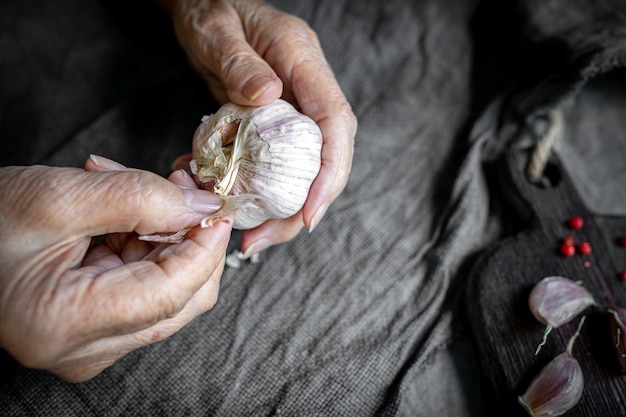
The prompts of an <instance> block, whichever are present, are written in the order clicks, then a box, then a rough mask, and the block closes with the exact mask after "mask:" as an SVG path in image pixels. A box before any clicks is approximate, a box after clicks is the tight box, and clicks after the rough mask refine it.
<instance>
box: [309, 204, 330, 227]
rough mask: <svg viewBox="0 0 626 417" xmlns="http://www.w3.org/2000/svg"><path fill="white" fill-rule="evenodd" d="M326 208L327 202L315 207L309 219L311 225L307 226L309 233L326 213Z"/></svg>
mask: <svg viewBox="0 0 626 417" xmlns="http://www.w3.org/2000/svg"><path fill="white" fill-rule="evenodd" d="M326 210H328V203H324V204H322V205H321V206H320V207H319V208H318V209H317V211H316V212H315V214H314V215H313V218H312V219H311V227H309V233H311V232H312V231H313V229H315V228H316V227H317V225H318V224H320V221H322V217H324V214H326Z"/></svg>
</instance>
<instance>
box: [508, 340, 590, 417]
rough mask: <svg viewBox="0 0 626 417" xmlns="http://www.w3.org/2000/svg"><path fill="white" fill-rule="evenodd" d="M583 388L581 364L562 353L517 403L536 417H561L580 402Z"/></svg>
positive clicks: (567, 354)
mask: <svg viewBox="0 0 626 417" xmlns="http://www.w3.org/2000/svg"><path fill="white" fill-rule="evenodd" d="M583 387H584V380H583V373H582V370H581V368H580V365H579V364H578V361H577V360H576V358H574V357H573V356H572V355H571V354H570V353H569V352H563V353H561V354H560V355H559V356H557V357H555V358H554V359H552V360H551V361H550V362H549V363H548V364H547V365H546V366H545V367H544V368H543V369H542V370H541V371H540V372H539V374H537V376H536V377H535V378H534V379H533V380H532V382H531V383H530V386H529V387H528V389H527V390H526V392H525V393H524V394H523V395H522V396H520V397H519V398H518V400H519V402H520V404H522V405H523V406H524V407H525V408H526V410H527V411H528V413H529V414H530V415H531V416H533V417H540V416H560V415H561V414H564V413H565V412H567V411H568V410H569V409H571V408H572V407H573V406H574V405H576V403H577V402H578V400H580V397H581V396H582V393H583Z"/></svg>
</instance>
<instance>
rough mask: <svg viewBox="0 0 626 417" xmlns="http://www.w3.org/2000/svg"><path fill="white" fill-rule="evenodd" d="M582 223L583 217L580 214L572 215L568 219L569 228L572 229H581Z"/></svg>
mask: <svg viewBox="0 0 626 417" xmlns="http://www.w3.org/2000/svg"><path fill="white" fill-rule="evenodd" d="M584 224H585V222H584V221H583V218H582V217H580V216H574V217H572V218H570V219H569V227H570V229H573V230H578V229H582V227H583V225H584Z"/></svg>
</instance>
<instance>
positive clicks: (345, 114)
mask: <svg viewBox="0 0 626 417" xmlns="http://www.w3.org/2000/svg"><path fill="white" fill-rule="evenodd" d="M266 25H267V27H272V28H275V27H280V28H281V31H284V32H285V33H289V36H286V35H285V36H283V37H282V40H283V41H282V42H273V43H272V45H271V46H269V47H268V49H267V52H266V53H265V55H264V56H265V58H266V60H267V61H268V63H270V64H271V65H272V67H273V68H274V69H275V70H276V72H277V73H278V75H279V76H280V77H281V78H282V79H283V80H284V82H285V90H286V91H287V92H290V93H291V94H292V95H293V98H294V99H295V100H296V103H297V106H298V108H299V110H300V111H301V112H302V113H304V114H306V115H307V116H309V117H310V118H311V119H313V120H314V121H315V122H316V123H317V124H318V126H319V127H320V129H321V131H322V136H323V139H324V143H323V147H322V167H321V170H320V173H319V174H318V176H317V178H316V179H315V181H314V182H313V185H312V187H311V190H310V192H309V196H308V199H307V201H306V203H305V205H304V207H303V209H302V212H303V220H304V223H305V225H306V226H307V228H308V229H309V230H312V229H313V228H315V226H317V224H319V222H320V220H321V218H322V217H323V215H324V214H325V212H326V209H327V208H328V206H329V205H330V204H331V203H332V202H333V201H334V200H335V199H336V198H337V196H339V194H340V193H341V191H342V190H343V189H344V187H345V185H346V183H347V181H348V175H349V173H350V170H351V165H352V157H353V153H354V138H355V135H356V128H357V120H356V117H355V115H354V113H353V112H352V109H351V107H350V104H349V103H348V101H347V99H346V97H345V96H344V94H343V92H342V91H341V88H340V86H339V84H338V83H337V80H336V79H335V76H334V74H333V72H332V70H331V68H330V65H329V64H328V62H327V61H326V58H325V57H324V54H323V52H322V49H321V46H320V44H319V41H318V39H317V36H316V34H315V33H314V32H313V31H312V30H311V29H310V27H309V26H308V25H307V24H306V22H304V21H302V20H301V19H298V18H296V17H294V16H289V15H284V16H282V17H281V19H280V21H278V22H274V23H273V25H271V26H270V25H269V22H266ZM284 57H298V58H297V59H295V60H293V59H292V60H286V59H284Z"/></svg>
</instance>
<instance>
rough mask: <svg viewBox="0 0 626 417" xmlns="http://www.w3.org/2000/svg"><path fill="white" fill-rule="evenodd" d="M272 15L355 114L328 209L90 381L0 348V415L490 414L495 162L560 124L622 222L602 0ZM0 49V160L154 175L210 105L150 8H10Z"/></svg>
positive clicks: (499, 205) (406, 4)
mask: <svg viewBox="0 0 626 417" xmlns="http://www.w3.org/2000/svg"><path fill="white" fill-rule="evenodd" d="M272 3H273V4H275V5H276V6H277V7H279V8H280V9H282V10H285V11H287V12H289V13H293V14H295V15H297V16H300V17H301V18H303V19H304V20H305V21H307V22H308V23H309V24H310V25H311V27H312V28H313V29H314V30H315V31H316V32H317V33H318V36H319V38H320V42H321V43H322V46H323V48H324V51H325V53H326V56H327V59H328V60H329V62H330V64H331V66H332V67H333V70H334V72H335V74H336V76H337V79H338V81H339V83H340V84H341V86H342V88H343V90H344V92H345V93H346V95H347V97H348V99H349V101H350V102H351V104H352V106H353V109H354V112H355V113H356V115H357V117H358V119H359V130H358V133H357V138H356V149H355V156H354V161H353V169H352V172H351V176H350V179H349V182H348V185H347V187H346V189H345V191H344V193H343V194H342V195H341V196H340V197H339V198H338V199H337V200H336V202H335V203H334V204H333V205H332V206H331V207H330V209H329V211H328V213H327V215H326V216H325V218H324V220H323V222H321V223H320V225H319V226H318V227H317V228H316V230H315V231H314V232H313V233H311V234H307V233H306V232H302V233H301V234H300V235H298V236H297V237H296V238H295V239H294V240H293V241H291V242H289V243H286V244H283V245H279V246H277V247H272V248H270V249H269V250H267V251H265V252H264V253H263V254H262V257H261V262H260V263H258V264H251V263H245V264H244V265H242V267H241V268H239V269H226V271H225V272H224V276H223V279H222V287H221V290H220V297H219V300H218V303H217V305H216V306H215V307H214V308H213V309H212V310H211V311H209V312H207V313H205V314H203V315H201V316H199V317H197V318H196V319H195V320H193V321H192V322H191V323H190V324H189V325H187V326H186V327H185V328H184V329H183V330H181V331H180V332H178V333H177V334H175V335H173V336H171V337H170V338H168V339H166V340H164V341H162V342H158V343H155V344H153V345H150V346H146V347H144V348H142V349H139V350H137V351H135V352H132V353H130V354H128V355H127V356H125V357H124V358H122V359H120V360H119V361H117V362H116V363H115V364H114V365H112V366H111V367H110V368H108V369H106V370H105V371H104V372H103V373H102V374H100V375H99V376H97V377H96V378H94V379H93V380H90V381H88V382H85V383H81V384H69V383H66V382H63V381H61V380H59V379H58V378H56V377H55V376H53V375H51V374H49V373H47V372H45V371H40V370H33V369H27V368H23V367H21V366H19V365H17V364H15V363H14V362H13V361H12V360H11V359H10V358H9V357H8V356H7V355H6V354H4V356H5V357H4V358H3V363H4V364H3V368H4V369H6V370H7V371H6V372H4V371H3V372H4V373H5V375H4V376H3V378H2V389H0V411H2V415H7V416H22V415H29V416H30V415H41V416H58V415H64V416H73V415H76V416H108V415H146V416H148V415H150V416H152V415H168V416H179V415H202V416H208V415H211V416H266V415H267V416H269V415H285V416H459V417H463V416H473V417H479V416H484V415H488V413H489V398H488V393H489V381H485V380H484V379H483V377H482V375H481V369H480V363H479V360H478V357H477V353H476V351H475V349H474V345H473V341H472V339H471V336H470V331H469V326H470V323H468V321H467V316H466V315H465V312H464V302H465V300H464V290H465V288H466V285H467V279H468V276H469V272H470V270H471V266H472V263H473V262H474V261H475V260H476V259H477V257H478V256H480V254H481V253H483V252H484V251H485V249H486V248H488V247H489V246H490V245H491V244H493V243H495V242H497V241H498V240H499V239H501V238H503V237H505V236H507V235H508V234H509V233H512V231H513V230H512V229H513V227H512V226H511V225H512V224H513V223H514V220H515V219H511V216H510V214H509V213H507V210H506V204H504V202H503V201H502V195H501V194H500V192H499V191H498V190H497V186H496V179H497V176H498V173H497V171H496V169H495V165H496V164H495V161H497V159H498V157H499V156H500V155H501V154H502V153H503V152H504V151H505V150H506V149H510V148H511V147H515V146H526V147H532V146H533V145H534V144H535V143H536V141H537V140H538V138H539V137H540V136H541V131H542V129H545V126H544V125H545V118H546V114H547V113H548V112H550V111H554V110H558V111H560V112H562V114H563V117H564V119H565V121H566V123H565V133H564V139H563V140H562V141H561V143H559V144H558V145H557V147H556V148H555V150H554V152H557V153H558V154H559V156H560V157H561V158H562V159H563V162H564V164H565V165H566V167H567V168H568V173H570V174H571V175H572V177H573V178H574V179H575V182H576V184H577V186H578V187H580V190H581V193H582V195H583V197H584V198H585V199H586V202H587V203H588V205H589V206H590V207H591V208H592V209H593V210H595V211H597V212H601V213H611V214H614V215H624V214H625V212H626V204H625V203H626V201H625V199H626V192H624V191H626V190H625V187H626V168H624V164H623V156H624V155H626V138H625V137H624V136H625V135H624V134H623V133H622V132H624V127H625V124H626V121H625V119H624V118H623V114H624V110H625V109H626V97H625V94H626V93H625V91H626V90H625V89H624V88H623V87H624V84H625V83H626V75H625V73H624V70H623V67H624V64H625V63H626V61H625V50H626V9H625V8H624V7H623V4H622V3H621V2H620V1H617V0H615V1H608V0H604V1H600V2H590V1H583V0H575V1H564V0H553V1H545V0H530V1H514V2H497V1H487V0H485V1H479V0H458V1H454V2H440V1H436V0H422V1H408V0H387V1H385V2H379V1H375V0H364V1H358V2H355V1H347V0H319V1H316V2H307V1H288V0H275V1H273V2H272ZM0 49H1V51H0V56H2V58H1V59H0V109H2V110H1V113H2V114H1V116H0V140H2V149H3V152H2V153H0V163H2V165H9V164H39V163H41V164H49V165H60V166H79V167H80V166H82V164H83V162H84V160H85V159H86V158H87V157H88V155H89V154H90V153H95V154H101V155H103V156H107V157H109V158H112V159H114V160H117V161H119V162H121V163H123V164H125V165H127V166H133V167H137V168H141V169H147V170H152V171H155V172H158V173H160V174H162V175H167V174H168V173H169V170H170V164H171V162H172V161H173V160H174V159H175V158H176V156H178V155H179V154H182V153H186V152H189V150H190V148H191V138H192V136H193V132H194V130H195V128H196V127H197V125H198V124H199V123H200V119H201V117H202V116H203V115H205V114H209V113H211V112H213V111H215V110H216V109H217V103H215V101H214V100H213V99H212V97H211V96H210V94H209V92H208V89H207V88H206V86H205V85H204V83H203V82H202V80H201V79H200V78H199V76H198V75H196V74H195V73H194V72H193V71H192V70H191V69H190V67H189V65H188V63H187V61H186V59H185V56H184V53H183V52H182V50H181V49H180V47H179V46H178V44H177V42H176V39H175V36H174V33H173V30H172V28H171V27H170V23H169V21H168V20H167V18H166V17H165V16H163V15H161V14H160V12H159V11H158V10H157V9H156V7H154V6H153V5H152V4H151V3H150V2H149V1H137V2H132V3H129V2H122V1H101V0H84V1H81V2H74V1H70V0H57V1H47V0H43V1H40V2H38V5H37V7H34V6H33V5H31V4H28V5H27V4H26V3H25V2H22V1H18V0H6V1H4V2H2V4H0ZM620 86H621V87H620ZM238 237H239V235H238V233H234V235H233V239H232V242H231V249H234V248H236V247H237V245H238Z"/></svg>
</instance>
